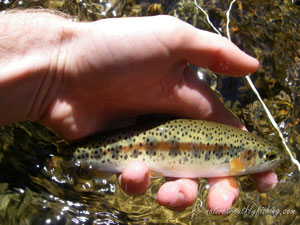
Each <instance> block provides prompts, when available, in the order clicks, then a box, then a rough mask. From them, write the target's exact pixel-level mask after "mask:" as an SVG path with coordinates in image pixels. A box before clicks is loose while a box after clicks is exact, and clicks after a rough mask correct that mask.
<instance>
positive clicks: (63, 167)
mask: <svg viewBox="0 0 300 225" xmlns="http://www.w3.org/2000/svg"><path fill="white" fill-rule="evenodd" d="M229 4H230V1H222V0H219V1H218V0H211V1H203V2H202V1H199V5H201V6H202V7H203V9H204V10H205V11H206V12H207V13H208V15H209V17H210V20H211V21H212V23H213V24H214V26H216V27H217V29H218V30H219V31H220V32H221V33H222V34H223V35H225V34H226V15H225V14H226V11H227V10H228V7H229ZM16 7H18V8H28V7H44V8H52V9H57V10H61V11H63V12H65V13H68V14H70V15H71V16H72V17H74V18H76V20H89V21H91V20H96V19H101V18H107V17H120V16H143V15H157V14H169V15H174V16H176V17H179V18H180V19H182V20H184V21H187V22H189V23H191V24H192V25H194V26H195V27H198V28H201V29H205V30H209V31H212V32H213V31H214V30H213V29H212V28H211V27H210V26H209V24H208V23H207V21H206V18H205V16H204V15H203V14H202V13H201V12H200V11H199V10H198V9H197V8H196V7H195V6H194V4H193V1H192V0H182V1H177V0H173V1H172V0H160V1H159V0H156V1H154V0H153V1H149V0H148V1H146V0H144V1H143V0H140V1H137V0H123V1H117V0H110V1H109V0H103V1H100V0H99V1H91V0H90V1H88V0H81V1H79V0H78V1H59V0H58V1H48V0H47V1H46V0H45V1H40V0H39V1H38V0H36V1H32V0H31V1H29V0H28V1H12V0H0V9H2V10H5V9H8V8H16ZM299 15H300V3H299V1H287V0H283V1H276V2H273V1H272V2H271V1H237V2H236V3H235V4H234V5H233V8H232V11H231V14H230V19H231V22H230V34H231V38H232V41H233V42H234V43H235V44H237V45H238V46H239V47H240V48H241V49H243V50H244V51H246V52H247V53H249V54H250V55H252V56H254V57H256V58H258V59H259V61H260V63H261V66H260V68H259V70H258V71H257V72H256V73H254V74H252V75H251V79H252V80H253V82H254V84H255V86H256V87H257V89H258V90H259V92H260V94H261V97H262V98H263V99H264V101H265V103H266V104H267V106H268V107H269V109H270V110H271V113H272V114H273V116H274V118H275V120H276V122H277V123H278V125H279V126H280V128H281V130H282V132H283V134H284V137H285V139H286V142H287V144H288V146H289V147H290V149H291V150H292V152H293V154H295V156H297V158H298V160H300V155H299V149H300V135H299V133H300V124H299V113H300V104H299V103H300V47H299V46H300V28H299V24H300V17H299ZM202 72H203V74H204V79H205V80H207V82H208V83H209V84H210V85H211V86H212V88H213V89H214V90H215V91H216V92H217V94H218V95H219V96H220V98H221V99H222V100H223V101H224V104H225V105H226V106H228V107H229V108H231V110H232V111H233V112H234V113H236V114H237V115H238V116H239V117H240V118H241V119H242V120H243V121H244V122H245V124H246V126H247V128H248V129H249V130H251V131H254V132H258V133H259V134H260V135H261V136H263V137H264V138H266V139H268V140H270V141H273V142H274V143H276V144H277V145H279V146H280V141H279V138H278V134H277V133H276V131H275V129H274V128H273V127H272V126H271V124H270V122H269V121H268V119H267V117H266V114H265V112H264V110H263V108H262V106H261V104H260V103H259V102H258V100H257V98H256V96H255V95H254V94H253V92H252V90H251V89H250V88H249V86H248V85H247V83H246V81H245V79H244V78H229V77H223V76H219V75H216V74H213V73H211V72H209V71H207V70H203V71H202ZM61 141H62V140H60V139H59V138H58V137H56V136H55V135H54V134H53V133H52V132H50V131H49V130H47V129H46V128H44V127H42V126H40V125H39V124H36V123H30V122H23V123H19V124H14V125H11V126H6V127H2V128H0V148H1V150H0V168H1V174H0V224H58V225H59V224H124V223H131V224H156V223H165V224H299V223H300V217H299V215H300V203H299V201H297V199H299V197H300V190H299V188H298V187H299V185H300V181H299V172H298V171H297V168H296V167H295V166H294V165H293V164H288V163H287V165H285V166H283V167H282V168H279V169H278V170H277V171H276V172H277V174H278V177H279V183H278V185H277V187H276V188H275V189H273V190H272V191H270V192H268V193H258V192H257V191H256V190H255V189H254V188H253V183H252V181H251V180H250V179H249V178H248V177H241V178H239V185H240V189H241V193H240V197H239V199H238V200H237V201H236V203H235V204H234V206H233V211H231V213H230V214H228V215H223V216H216V215H210V214H209V213H207V211H206V209H207V208H206V202H205V199H206V195H207V186H206V181H205V180H204V179H200V181H199V182H200V186H199V195H198V199H197V201H196V202H195V204H194V205H192V206H191V207H189V208H187V209H186V210H185V211H183V212H173V211H171V210H168V209H166V208H164V207H160V206H159V205H158V204H157V203H156V200H155V195H156V192H157V190H158V188H159V187H160V185H161V184H162V182H164V179H163V178H160V179H156V180H154V181H153V183H152V185H151V187H150V188H149V189H148V191H147V192H146V194H145V195H143V196H140V197H131V196H128V195H126V194H125V193H123V192H122V190H120V188H119V186H118V185H117V182H116V177H115V176H114V177H112V178H111V179H110V180H108V181H107V180H104V179H100V178H99V177H98V176H97V174H96V173H95V172H91V171H88V170H84V169H80V168H72V167H68V165H67V164H66V163H65V161H64V159H63V158H62V157H60V156H59V152H57V146H58V145H60V143H61ZM247 209H248V210H247ZM255 210H256V211H255ZM267 210H269V211H267Z"/></svg>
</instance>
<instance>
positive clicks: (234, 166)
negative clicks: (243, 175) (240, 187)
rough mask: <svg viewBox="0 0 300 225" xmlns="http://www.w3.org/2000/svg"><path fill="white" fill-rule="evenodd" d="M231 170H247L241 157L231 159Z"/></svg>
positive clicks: (237, 171) (236, 171) (234, 171)
mask: <svg viewBox="0 0 300 225" xmlns="http://www.w3.org/2000/svg"><path fill="white" fill-rule="evenodd" d="M230 170H231V172H233V173H240V172H243V171H244V170H245V166H244V165H243V163H242V162H241V160H240V159H238V158H234V159H233V160H231V163H230Z"/></svg>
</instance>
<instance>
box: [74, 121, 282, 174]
mask: <svg viewBox="0 0 300 225" xmlns="http://www.w3.org/2000/svg"><path fill="white" fill-rule="evenodd" d="M68 148H69V150H71V151H72V152H73V160H74V161H75V162H76V164H77V165H86V166H89V167H91V168H93V169H97V170H101V171H104V172H111V173H120V172H122V170H123V169H124V167H125V165H126V164H128V163H129V162H131V161H134V160H140V161H142V162H144V163H145V164H146V165H147V166H148V167H149V169H150V171H151V172H153V173H155V174H159V175H162V176H167V177H180V178H184V177H185V178H200V177H201V178H208V177H224V176H240V175H245V174H252V173H258V172H263V171H266V170H271V169H273V168H275V167H276V166H278V164H279V163H280V162H281V160H282V155H281V153H280V150H279V149H278V148H277V147H276V146H274V145H273V144H271V143H270V142H268V141H266V140H265V139H263V138H261V137H259V136H257V135H256V134H254V133H250V132H246V131H242V130H240V129H238V128H234V127H231V126H227V125H223V124H218V123H214V122H209V121H202V120H191V119H172V120H168V121H164V122H157V121H156V122H152V123H150V124H145V125H136V126H132V127H129V128H123V129H119V130H114V131H108V132H103V133H99V134H97V135H94V136H91V137H88V138H84V139H82V140H79V141H76V142H74V143H73V144H71V145H69V146H68Z"/></svg>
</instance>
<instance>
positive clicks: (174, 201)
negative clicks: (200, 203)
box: [119, 161, 198, 210]
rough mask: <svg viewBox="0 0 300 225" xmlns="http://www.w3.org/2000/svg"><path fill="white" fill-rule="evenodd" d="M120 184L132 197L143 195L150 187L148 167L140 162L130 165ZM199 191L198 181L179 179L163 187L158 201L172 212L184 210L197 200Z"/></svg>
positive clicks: (126, 168) (158, 194)
mask: <svg viewBox="0 0 300 225" xmlns="http://www.w3.org/2000/svg"><path fill="white" fill-rule="evenodd" d="M119 183H120V186H121V188H122V189H123V190H124V191H125V192H126V193H128V194H130V195H139V194H143V193H144V192H145V191H146V190H147V188H148V187H149V186H150V178H149V169H148V167H147V166H146V165H145V164H144V163H142V162H140V161H134V162H131V163H129V164H128V165H127V166H126V167H125V168H124V170H123V172H122V175H120V176H119ZM197 191H198V179H177V180H174V181H169V182H167V183H165V184H163V185H162V187H161V188H160V189H159V191H158V193H157V201H158V203H159V204H160V205H163V206H166V207H168V208H170V209H172V210H183V209H185V208H186V207H188V206H190V205H192V204H193V202H194V201H195V200H196V198H197Z"/></svg>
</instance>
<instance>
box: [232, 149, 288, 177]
mask: <svg viewBox="0 0 300 225" xmlns="http://www.w3.org/2000/svg"><path fill="white" fill-rule="evenodd" d="M283 158H284V157H283V154H282V153H281V152H280V150H279V149H278V148H277V147H276V146H273V145H270V144H269V145H268V146H263V147H261V148H259V149H256V150H243V151H242V152H241V153H240V156H239V157H237V158H234V159H233V160H232V161H231V173H232V174H235V175H243V174H253V173H260V172H264V171H267V170H272V169H274V168H275V167H277V166H278V165H279V164H280V163H281V162H282V160H283Z"/></svg>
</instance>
